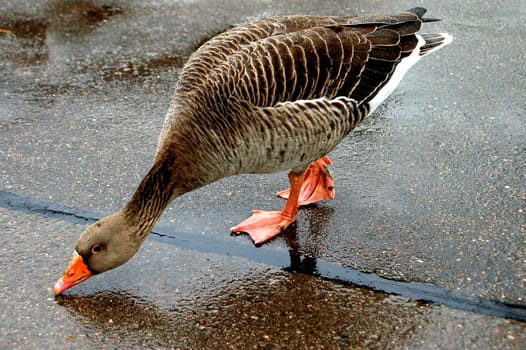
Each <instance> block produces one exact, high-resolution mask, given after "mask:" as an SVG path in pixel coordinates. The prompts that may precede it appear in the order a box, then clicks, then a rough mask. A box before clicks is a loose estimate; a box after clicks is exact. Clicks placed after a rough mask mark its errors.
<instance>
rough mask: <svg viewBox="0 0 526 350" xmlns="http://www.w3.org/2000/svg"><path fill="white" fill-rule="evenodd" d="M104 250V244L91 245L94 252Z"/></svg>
mask: <svg viewBox="0 0 526 350" xmlns="http://www.w3.org/2000/svg"><path fill="white" fill-rule="evenodd" d="M103 250H104V246H103V245H102V244H96V245H94V246H93V247H91V252H92V253H93V254H96V253H100V252H102V251H103Z"/></svg>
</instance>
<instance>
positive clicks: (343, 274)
mask: <svg viewBox="0 0 526 350" xmlns="http://www.w3.org/2000/svg"><path fill="white" fill-rule="evenodd" d="M0 207H2V208H5V209H8V210H13V211H18V212H21V213H25V214H37V215H40V216H42V217H45V218H51V219H55V220H62V221H66V222H70V223H74V224H89V223H91V222H94V221H95V220H97V219H99V218H101V217H102V216H101V215H97V214H94V213H90V212H88V211H83V210H78V209H75V208H69V207H66V206H61V205H59V204H56V203H53V202H49V201H45V200H40V199H36V198H32V197H28V196H21V195H17V194H14V193H11V192H8V191H3V190H0ZM149 238H150V239H152V240H154V241H157V242H162V243H167V244H172V245H175V246H178V247H180V248H183V249H188V250H193V251H198V252H202V253H214V254H220V255H226V256H236V257H242V258H245V259H247V260H251V261H255V262H258V263H262V264H266V265H270V266H275V267H279V268H283V269H285V270H287V271H295V272H300V273H306V274H309V275H313V276H315V277H318V278H321V279H323V280H327V281H332V282H337V283H342V284H347V285H355V286H359V287H365V288H369V289H372V290H374V291H377V292H383V293H387V294H394V295H399V296H401V297H404V298H407V299H410V300H415V301H422V302H427V303H433V304H437V305H443V306H446V307H449V308H453V309H458V310H464V311H469V312H473V313H478V314H482V315H488V316H494V317H500V318H506V319H514V320H517V321H521V322H526V305H523V304H511V303H505V302H501V301H498V300H483V299H477V298H474V297H471V296H467V295H462V294H458V293H452V292H448V291H447V290H445V289H444V288H441V287H438V286H436V285H433V284H430V283H421V282H403V281H396V280H390V279H387V278H384V277H380V276H378V275H376V274H372V273H365V272H361V271H358V270H354V269H350V268H346V267H344V266H341V265H339V264H337V263H332V262H328V261H325V260H322V259H316V258H311V257H303V260H301V256H299V255H296V253H295V252H294V251H289V252H285V251H284V250H283V249H276V248H272V247H265V246H262V247H259V248H256V247H254V246H253V245H248V244H243V243H239V241H238V239H236V238H232V239H231V240H229V241H225V240H220V239H216V238H213V237H209V236H207V237H206V239H203V236H201V235H196V234H191V233H185V232H174V231H173V229H171V228H170V227H166V226H160V225H157V226H156V227H155V230H154V231H152V234H151V235H150V236H149Z"/></svg>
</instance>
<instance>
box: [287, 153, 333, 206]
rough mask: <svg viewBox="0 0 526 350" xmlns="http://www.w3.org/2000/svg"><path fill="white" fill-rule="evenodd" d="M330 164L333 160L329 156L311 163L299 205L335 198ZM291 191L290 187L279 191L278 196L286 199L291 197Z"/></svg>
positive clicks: (306, 172) (306, 173) (302, 187)
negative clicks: (328, 167)
mask: <svg viewBox="0 0 526 350" xmlns="http://www.w3.org/2000/svg"><path fill="white" fill-rule="evenodd" d="M328 165H332V162H331V160H330V159H329V158H327V157H322V158H320V159H318V160H317V161H315V162H312V163H311V164H309V167H308V168H307V171H305V178H304V180H303V184H302V186H301V191H300V195H299V199H298V206H302V205H308V204H312V203H316V202H319V201H322V200H325V199H334V194H335V192H334V181H333V180H332V177H331V174H330V173H329V169H327V166H328ZM289 193H290V189H288V190H285V191H281V192H278V193H277V196H278V197H281V198H285V199H286V198H289Z"/></svg>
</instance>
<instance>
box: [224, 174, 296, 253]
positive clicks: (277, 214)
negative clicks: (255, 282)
mask: <svg viewBox="0 0 526 350" xmlns="http://www.w3.org/2000/svg"><path fill="white" fill-rule="evenodd" d="M304 174H305V173H301V174H297V173H295V172H294V171H291V172H290V173H289V182H290V193H289V195H288V199H287V203H286V204H285V207H284V208H283V209H282V210H281V211H262V210H254V211H252V216H251V217H249V218H248V219H246V220H245V221H243V222H242V223H240V224H239V225H237V226H234V227H232V228H231V229H230V231H232V232H233V233H241V232H246V233H248V235H249V236H250V238H251V239H252V241H254V244H257V245H259V244H262V243H264V242H266V241H268V240H269V239H271V238H273V237H275V236H277V235H279V234H280V233H281V232H282V231H283V230H285V229H286V228H287V227H288V226H289V225H290V224H291V223H293V222H294V220H295V217H296V214H297V213H298V198H299V195H300V190H301V185H302V183H303V178H304Z"/></svg>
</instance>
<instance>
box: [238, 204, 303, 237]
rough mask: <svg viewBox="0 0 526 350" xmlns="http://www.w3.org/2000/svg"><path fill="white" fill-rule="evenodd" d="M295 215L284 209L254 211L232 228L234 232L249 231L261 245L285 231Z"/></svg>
mask: <svg viewBox="0 0 526 350" xmlns="http://www.w3.org/2000/svg"><path fill="white" fill-rule="evenodd" d="M293 222H294V217H290V216H288V215H286V214H284V213H283V212H282V211H262V210H254V211H252V216H251V217H249V218H248V219H246V220H245V221H243V222H242V223H240V224H239V225H237V226H234V227H232V228H231V229H230V231H232V233H236V234H237V233H242V232H245V233H247V234H248V235H249V236H250V238H251V239H252V241H253V242H254V244H256V245H260V244H262V243H265V242H266V241H268V240H270V239H272V238H274V237H276V236H277V235H279V234H280V233H281V232H283V231H284V230H285V229H286V228H287V227H288V226H289V225H290V224H291V223H293Z"/></svg>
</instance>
